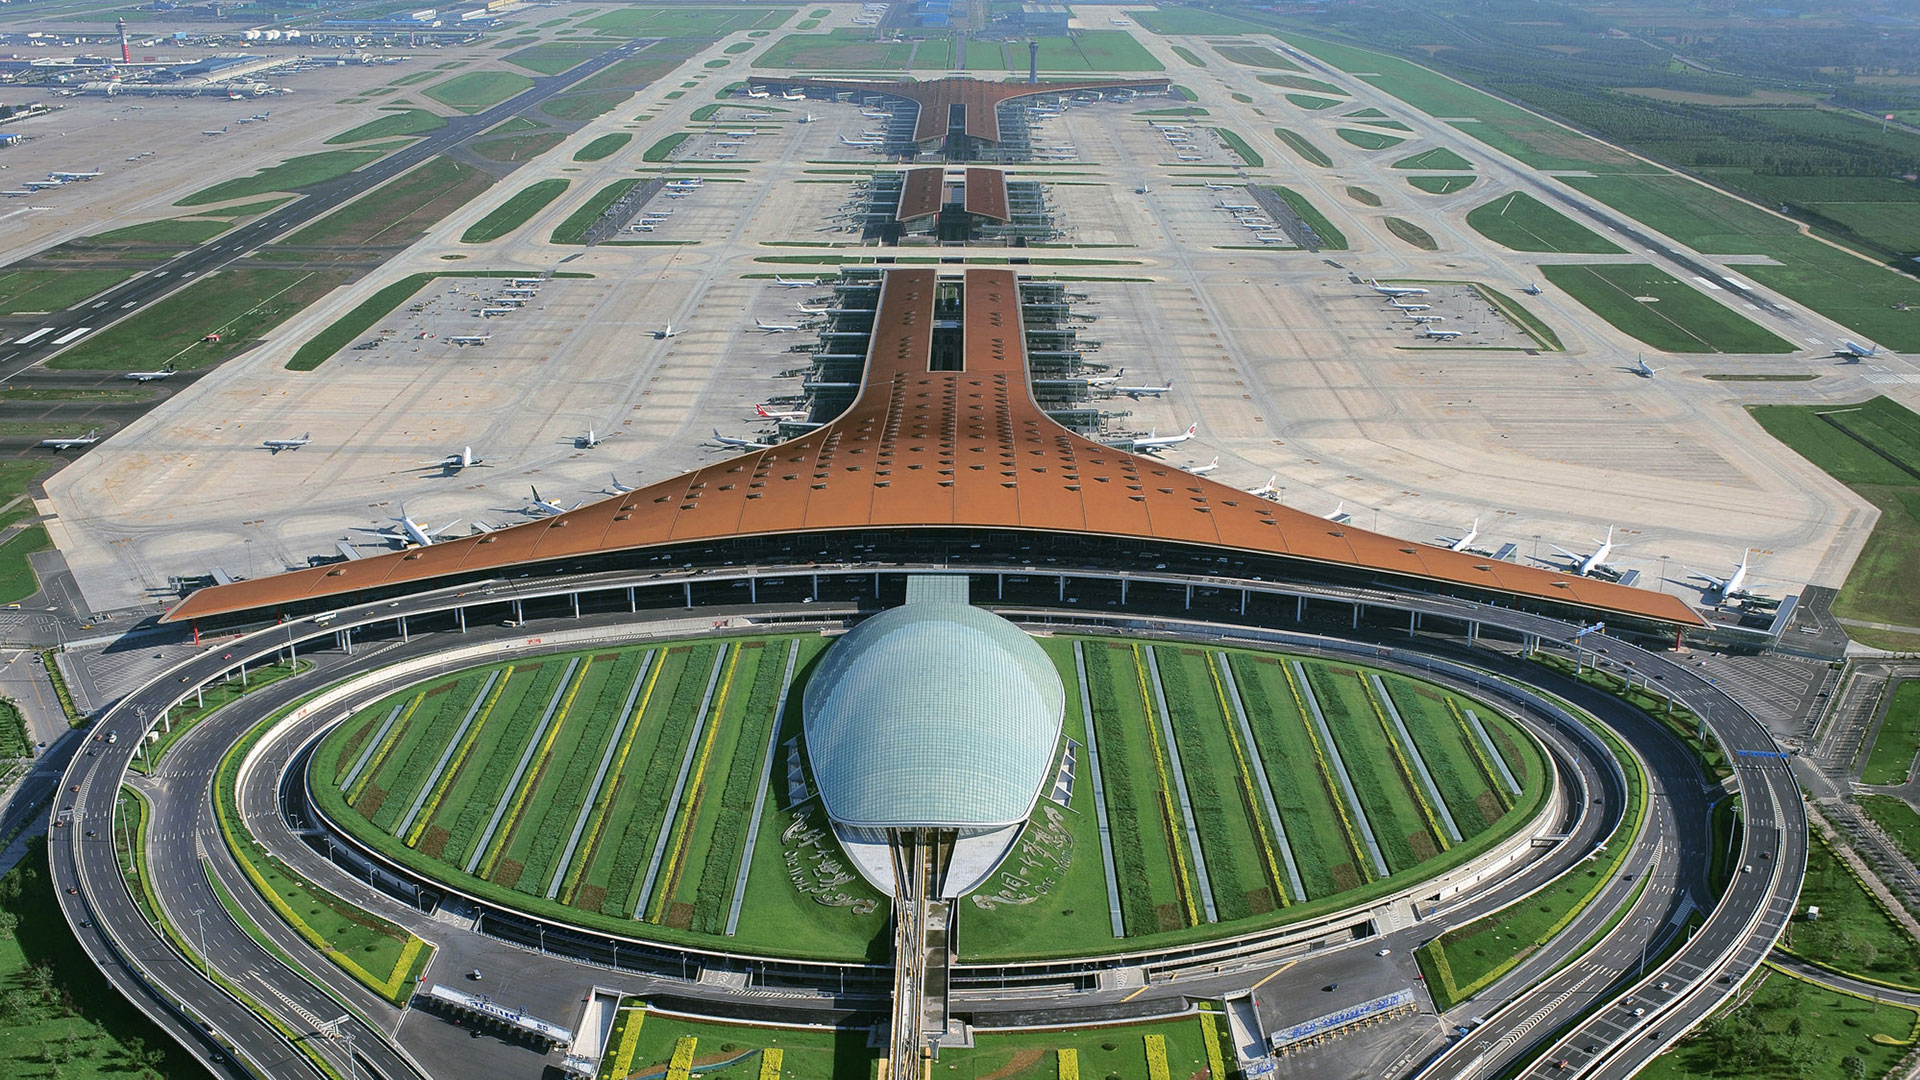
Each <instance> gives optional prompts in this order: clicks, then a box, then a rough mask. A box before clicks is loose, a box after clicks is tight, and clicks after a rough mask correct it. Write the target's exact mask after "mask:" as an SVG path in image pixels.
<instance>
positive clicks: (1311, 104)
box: [1287, 94, 1340, 112]
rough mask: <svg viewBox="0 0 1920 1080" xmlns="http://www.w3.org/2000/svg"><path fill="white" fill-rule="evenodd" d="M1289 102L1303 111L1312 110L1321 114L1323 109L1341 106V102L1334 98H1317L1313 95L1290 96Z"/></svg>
mask: <svg viewBox="0 0 1920 1080" xmlns="http://www.w3.org/2000/svg"><path fill="white" fill-rule="evenodd" d="M1287 100H1288V101H1291V102H1293V103H1294V104H1295V105H1298V106H1300V107H1301V108H1303V109H1311V110H1313V111H1314V112H1319V111H1320V110H1321V109H1331V108H1333V107H1334V106H1335V105H1338V104H1340V102H1339V101H1337V100H1335V99H1333V98H1326V97H1316V96H1314V95H1313V94H1288V95H1287Z"/></svg>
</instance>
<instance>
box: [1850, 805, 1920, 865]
mask: <svg viewBox="0 0 1920 1080" xmlns="http://www.w3.org/2000/svg"><path fill="white" fill-rule="evenodd" d="M1859 801H1860V809H1862V810H1864V811H1866V814H1867V816H1868V817H1870V818H1872V819H1873V821H1874V824H1876V825H1878V826H1880V827H1881V828H1882V829H1885V830H1886V832H1887V835H1888V836H1890V837H1892V838H1893V842H1894V843H1895V844H1896V845H1898V846H1899V848H1900V850H1901V852H1902V853H1904V854H1905V855H1906V857H1907V858H1908V859H1911V860H1912V861H1913V862H1914V864H1915V865H1920V813H1916V812H1914V809H1913V807H1911V806H1908V805H1907V804H1906V802H1904V801H1903V800H1900V799H1897V798H1895V797H1893V796H1892V795H1864V794H1863V795H1861V796H1859Z"/></svg>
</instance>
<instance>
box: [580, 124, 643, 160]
mask: <svg viewBox="0 0 1920 1080" xmlns="http://www.w3.org/2000/svg"><path fill="white" fill-rule="evenodd" d="M632 141H633V134H632V133H631V132H626V131H616V132H614V133H613V134H611V135H602V136H600V137H599V138H597V139H595V140H593V141H592V142H590V143H588V144H587V145H585V146H583V147H581V148H580V150H579V152H578V153H576V154H574V155H573V160H575V161H602V160H604V159H606V158H610V157H612V156H613V155H614V154H615V153H617V152H618V151H619V150H620V148H621V147H623V146H625V145H627V144H628V143H630V142H632Z"/></svg>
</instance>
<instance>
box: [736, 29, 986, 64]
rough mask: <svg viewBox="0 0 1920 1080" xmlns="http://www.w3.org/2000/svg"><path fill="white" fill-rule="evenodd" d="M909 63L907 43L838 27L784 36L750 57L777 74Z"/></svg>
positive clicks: (909, 44) (864, 31)
mask: <svg viewBox="0 0 1920 1080" xmlns="http://www.w3.org/2000/svg"><path fill="white" fill-rule="evenodd" d="M912 59H913V45H912V44H911V43H908V42H897V41H874V40H872V34H871V32H870V31H868V30H866V29H864V28H861V27H848V26H842V27H837V28H835V29H833V30H829V31H828V32H826V33H824V34H788V35H786V36H785V37H783V38H781V39H780V40H778V41H776V42H774V43H773V44H772V45H769V46H768V47H767V48H766V49H765V50H764V51H762V52H761V53H760V55H759V56H756V57H754V58H753V66H754V67H755V68H773V69H778V70H794V69H801V68H829V69H832V70H836V71H905V70H906V69H907V65H908V63H910V62H911V61H912ZM969 59H971V58H969Z"/></svg>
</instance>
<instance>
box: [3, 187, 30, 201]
mask: <svg viewBox="0 0 1920 1080" xmlns="http://www.w3.org/2000/svg"><path fill="white" fill-rule="evenodd" d="M31 194H33V192H31V191H28V190H26V189H25V188H19V189H16V190H13V191H0V195H5V196H6V197H7V198H9V199H24V198H26V197H27V196H29V195H31Z"/></svg>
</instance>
